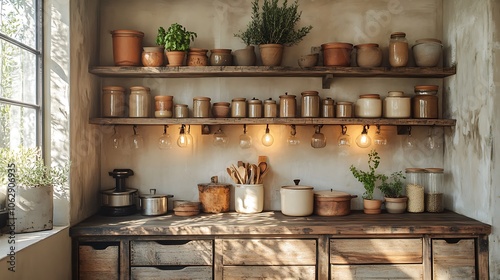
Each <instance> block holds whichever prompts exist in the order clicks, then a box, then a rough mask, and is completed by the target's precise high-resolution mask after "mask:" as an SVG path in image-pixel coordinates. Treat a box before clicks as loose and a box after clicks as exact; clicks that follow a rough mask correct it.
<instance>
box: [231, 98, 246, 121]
mask: <svg viewBox="0 0 500 280" xmlns="http://www.w3.org/2000/svg"><path fill="white" fill-rule="evenodd" d="M231 117H233V118H246V117H247V101H246V98H242V97H238V98H233V100H232V101H231Z"/></svg>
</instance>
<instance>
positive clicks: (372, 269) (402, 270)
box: [331, 264, 424, 280]
mask: <svg viewBox="0 0 500 280" xmlns="http://www.w3.org/2000/svg"><path fill="white" fill-rule="evenodd" d="M423 273H424V272H423V267H422V265H419V264H391V265H384V264H382V265H381V264H378V265H332V266H331V279H332V280H333V279H339V280H343V279H351V280H355V279H363V280H371V279H373V280H375V279H377V280H380V279H398V280H399V279H424V274H423Z"/></svg>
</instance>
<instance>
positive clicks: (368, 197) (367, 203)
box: [349, 150, 384, 214]
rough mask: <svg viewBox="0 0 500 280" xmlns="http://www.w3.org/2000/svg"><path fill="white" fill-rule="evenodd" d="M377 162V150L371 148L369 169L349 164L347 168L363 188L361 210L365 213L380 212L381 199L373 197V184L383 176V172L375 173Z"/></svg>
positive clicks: (378, 160) (378, 161) (378, 162)
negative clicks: (361, 168)
mask: <svg viewBox="0 0 500 280" xmlns="http://www.w3.org/2000/svg"><path fill="white" fill-rule="evenodd" d="M379 164H380V156H379V155H378V152H377V151H375V150H371V151H370V153H369V154H368V169H369V171H363V170H359V169H358V168H356V167H355V166H354V165H351V167H350V168H349V170H351V173H352V175H353V176H354V178H356V179H357V180H358V181H359V182H360V183H362V184H363V187H364V188H365V193H364V194H363V211H364V212H365V214H380V212H381V206H382V200H380V199H374V198H373V192H374V191H375V185H376V183H377V181H379V180H382V178H383V176H384V175H383V174H377V173H376V170H377V168H378V166H379Z"/></svg>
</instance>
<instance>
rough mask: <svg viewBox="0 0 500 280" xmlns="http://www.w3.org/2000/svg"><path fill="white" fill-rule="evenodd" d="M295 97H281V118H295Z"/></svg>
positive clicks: (285, 95)
mask: <svg viewBox="0 0 500 280" xmlns="http://www.w3.org/2000/svg"><path fill="white" fill-rule="evenodd" d="M296 106H297V105H296V101H295V95H288V94H284V95H280V118H295V109H296Z"/></svg>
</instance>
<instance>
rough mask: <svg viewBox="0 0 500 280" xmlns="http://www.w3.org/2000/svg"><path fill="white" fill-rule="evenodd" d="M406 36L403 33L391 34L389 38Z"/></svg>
mask: <svg viewBox="0 0 500 280" xmlns="http://www.w3.org/2000/svg"><path fill="white" fill-rule="evenodd" d="M405 36H406V33H404V32H392V33H391V38H395V37H405Z"/></svg>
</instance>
